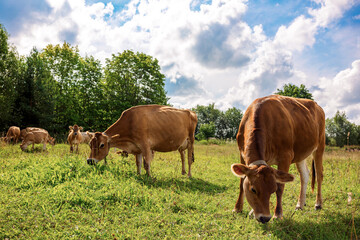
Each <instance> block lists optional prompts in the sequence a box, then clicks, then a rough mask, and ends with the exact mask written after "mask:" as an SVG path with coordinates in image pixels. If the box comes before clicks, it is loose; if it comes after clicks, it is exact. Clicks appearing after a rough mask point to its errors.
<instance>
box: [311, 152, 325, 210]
mask: <svg viewBox="0 0 360 240" xmlns="http://www.w3.org/2000/svg"><path fill="white" fill-rule="evenodd" d="M323 153H324V147H319V148H318V149H317V150H316V151H315V152H314V153H313V156H314V163H313V164H314V167H315V174H316V181H317V195H316V203H315V209H316V210H319V209H321V208H322V197H321V184H322V181H323V164H322V161H323V159H322V158H323Z"/></svg>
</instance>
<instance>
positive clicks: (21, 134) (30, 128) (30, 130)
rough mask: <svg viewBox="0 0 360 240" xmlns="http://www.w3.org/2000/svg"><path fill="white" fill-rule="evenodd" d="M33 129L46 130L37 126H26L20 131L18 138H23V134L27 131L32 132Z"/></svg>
mask: <svg viewBox="0 0 360 240" xmlns="http://www.w3.org/2000/svg"><path fill="white" fill-rule="evenodd" d="M33 131H44V132H46V133H47V132H48V131H46V130H45V129H43V128H38V127H27V128H24V129H22V130H21V131H20V139H22V140H23V139H24V138H25V135H26V134H27V133H28V132H33Z"/></svg>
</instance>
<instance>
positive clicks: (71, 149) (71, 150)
mask: <svg viewBox="0 0 360 240" xmlns="http://www.w3.org/2000/svg"><path fill="white" fill-rule="evenodd" d="M73 151H74V147H73V145H72V144H70V152H71V153H72V152H73Z"/></svg>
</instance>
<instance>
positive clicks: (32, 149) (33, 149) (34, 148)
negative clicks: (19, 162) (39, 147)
mask: <svg viewBox="0 0 360 240" xmlns="http://www.w3.org/2000/svg"><path fill="white" fill-rule="evenodd" d="M34 145H35V143H32V150H33V151H34V150H35V148H34Z"/></svg>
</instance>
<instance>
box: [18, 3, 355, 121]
mask: <svg viewBox="0 0 360 240" xmlns="http://www.w3.org/2000/svg"><path fill="white" fill-rule="evenodd" d="M47 2H48V3H49V5H50V7H51V13H50V14H48V15H41V16H33V17H35V18H36V19H37V20H39V19H40V20H41V22H39V21H36V22H33V21H28V22H24V23H22V24H24V25H25V26H26V27H24V29H28V30H27V31H25V32H21V33H20V34H18V35H16V36H15V37H12V41H13V42H14V43H15V45H16V46H17V48H18V50H19V52H20V53H21V54H28V53H29V52H30V50H31V48H32V47H33V46H34V45H35V46H36V47H37V48H38V49H42V48H44V47H45V46H46V45H47V44H49V43H52V44H57V43H62V42H63V41H64V40H68V41H70V43H71V44H72V45H78V47H79V50H80V51H81V54H82V55H85V54H88V55H92V56H94V57H95V58H98V59H100V60H102V61H104V59H105V58H109V57H111V54H113V53H114V54H116V53H118V52H122V51H123V50H125V49H131V50H134V51H141V52H145V53H147V54H150V55H152V56H154V57H156V58H157V59H158V60H159V63H160V65H161V67H162V71H163V72H164V73H165V74H166V76H167V78H168V79H169V81H167V88H168V89H169V95H170V97H171V99H170V102H171V103H172V104H174V105H175V106H178V107H193V106H195V105H196V104H208V103H212V102H215V103H216V105H217V107H219V108H221V109H223V110H225V109H226V108H228V107H232V106H237V107H241V108H242V109H243V110H244V108H245V107H247V105H248V104H250V103H251V102H252V101H253V100H254V99H255V98H257V97H261V96H264V95H268V94H272V93H273V92H275V91H276V88H280V87H282V85H283V84H284V83H288V82H289V81H291V82H292V83H296V84H299V83H303V84H305V85H306V86H307V87H308V88H311V87H312V86H313V83H314V82H313V81H309V76H308V75H307V74H305V73H304V72H303V71H301V69H298V68H296V66H297V65H296V63H294V57H293V56H294V54H298V55H299V54H301V53H302V52H303V51H304V50H305V49H307V48H311V47H312V46H313V45H314V44H315V43H316V40H317V39H316V37H317V34H318V33H319V31H320V30H321V29H323V28H326V27H329V26H330V25H331V23H333V22H334V21H336V20H337V19H339V18H341V16H342V15H343V13H344V11H346V10H347V9H349V8H350V7H351V6H353V5H354V4H355V2H354V1H350V0H347V1H335V0H315V2H316V3H317V4H318V5H319V6H320V7H318V8H316V9H308V13H309V15H308V16H304V15H300V16H297V17H296V18H295V19H294V20H293V21H292V22H291V23H290V24H289V25H287V26H285V25H284V26H281V27H280V28H279V29H278V31H277V33H276V34H275V36H274V38H269V37H267V36H266V35H265V33H264V31H263V28H262V26H261V25H257V26H254V27H250V26H249V25H248V24H247V23H246V22H244V20H243V17H244V14H245V13H246V11H247V1H245V0H244V1H239V0H213V1H206V3H205V4H201V2H200V1H198V0H182V1H178V0H168V1H162V0H152V1H140V0H132V1H130V2H129V3H128V4H127V5H126V7H125V8H124V10H122V11H120V12H114V11H115V10H114V6H113V5H112V4H111V2H109V3H107V4H104V3H101V2H100V3H95V4H91V5H86V4H85V1H84V0H71V1H70V0H68V1H67V0H61V1H58V0H47ZM357 50H359V49H357ZM351 69H352V70H353V71H354V69H357V67H352V68H351ZM339 74H340V73H339ZM339 78H340V77H339ZM346 79H350V77H348V78H346ZM333 81H334V79H329V78H327V79H325V78H324V79H323V80H322V81H321V84H320V85H319V87H321V88H323V89H324V90H323V91H324V94H325V95H322V94H320V92H317V93H316V99H317V98H319V99H320V100H321V101H322V102H321V103H324V104H326V109H327V111H328V112H329V114H331V113H332V109H334V108H337V107H340V106H339V105H337V104H338V102H337V101H328V102H325V101H324V99H326V96H327V97H329V96H330V95H331V94H333V92H332V91H334V90H333V89H336V87H334V86H335V85H336V84H335V82H333ZM329 82H331V83H329ZM308 84H310V85H308ZM338 87H340V86H338ZM326 94H328V95H326ZM338 99H340V100H341V101H340V100H339V101H340V102H342V101H345V100H346V98H345V96H343V95H341V96H338ZM353 100H354V99H348V101H349V106H348V107H347V108H346V109H352V110H351V111H352V112H355V110H356V109H358V105H357V104H355V103H354V102H356V101H355V100H356V99H355V100H354V101H353ZM350 102H351V103H350ZM359 102H360V101H359ZM344 107H346V106H344ZM354 109H355V110H354Z"/></svg>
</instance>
